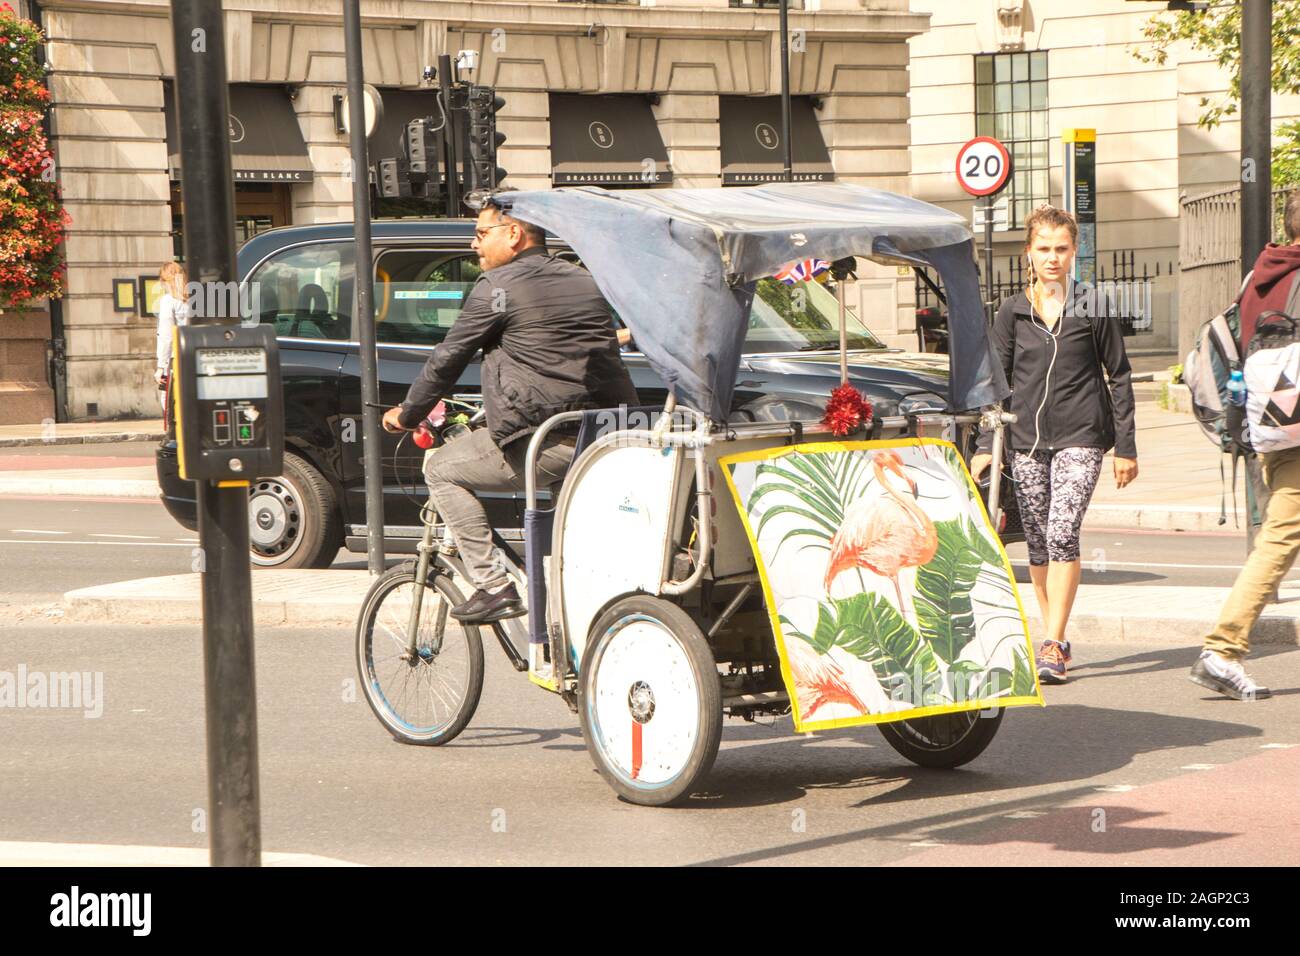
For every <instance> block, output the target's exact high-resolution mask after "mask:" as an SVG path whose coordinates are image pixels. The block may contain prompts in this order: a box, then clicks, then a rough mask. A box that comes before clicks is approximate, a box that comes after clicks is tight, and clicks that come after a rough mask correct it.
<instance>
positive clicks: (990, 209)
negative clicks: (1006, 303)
mask: <svg viewBox="0 0 1300 956" xmlns="http://www.w3.org/2000/svg"><path fill="white" fill-rule="evenodd" d="M1010 177H1011V154H1010V153H1009V152H1007V148H1006V147H1005V146H1003V145H1002V144H1001V143H1000V142H998V141H997V140H996V139H994V138H993V137H992V136H976V137H975V138H974V139H972V140H970V141H969V142H968V143H966V145H965V146H963V147H962V148H961V149H960V150H959V151H958V152H957V182H958V183H960V184H961V188H962V189H964V190H966V192H968V193H970V194H971V195H972V196H978V197H983V198H984V208H983V209H982V210H980V209H979V208H978V207H977V214H979V213H982V222H983V226H984V310H985V312H986V313H987V316H988V320H989V322H990V323H992V321H993V224H994V220H995V218H996V217H997V206H996V205H995V204H994V202H993V197H994V196H995V195H996V194H997V193H999V192H1000V191H1001V190H1002V189H1003V188H1005V187H1006V185H1007V180H1008V179H1009V178H1010ZM1002 208H1003V216H1002V222H1003V224H1005V223H1006V221H1007V220H1006V205H1005V201H1004V202H1003V204H1002Z"/></svg>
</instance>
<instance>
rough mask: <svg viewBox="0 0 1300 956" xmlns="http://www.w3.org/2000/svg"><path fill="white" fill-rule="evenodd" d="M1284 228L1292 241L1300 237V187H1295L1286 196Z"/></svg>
mask: <svg viewBox="0 0 1300 956" xmlns="http://www.w3.org/2000/svg"><path fill="white" fill-rule="evenodd" d="M1282 228H1283V229H1285V230H1286V237H1287V238H1288V239H1290V240H1291V241H1292V242H1295V241H1296V240H1297V239H1300V189H1293V190H1291V192H1290V193H1289V194H1287V197H1286V211H1285V212H1284V213H1283V214H1282Z"/></svg>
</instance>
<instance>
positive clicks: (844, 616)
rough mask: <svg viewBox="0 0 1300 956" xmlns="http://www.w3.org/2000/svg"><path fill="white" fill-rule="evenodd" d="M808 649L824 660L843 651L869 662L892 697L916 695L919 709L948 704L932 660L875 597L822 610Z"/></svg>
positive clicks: (898, 618) (917, 637)
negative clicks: (836, 648)
mask: <svg viewBox="0 0 1300 956" xmlns="http://www.w3.org/2000/svg"><path fill="white" fill-rule="evenodd" d="M810 643H812V645H813V647H815V648H817V650H818V651H819V652H820V653H823V654H824V653H826V652H827V651H829V650H830V649H831V647H833V646H839V647H841V648H843V649H844V650H846V651H848V652H849V653H850V654H852V655H853V656H854V657H857V658H858V659H859V660H862V661H865V662H866V663H867V664H869V665H870V666H871V669H872V670H873V671H874V672H875V674H876V679H877V680H879V681H880V684H881V686H882V687H884V688H885V689H886V691H887V692H888V693H890V694H891V695H894V696H900V693H901V694H905V693H906V691H907V690H908V689H912V694H911V699H912V701H913V703H915V704H916V706H926V705H929V704H936V703H942V702H943V701H944V697H943V695H942V693H940V692H939V689H940V686H941V675H940V670H939V662H938V661H937V660H936V659H935V656H934V654H933V653H932V652H931V650H930V648H929V647H928V646H927V645H926V643H925V641H923V640H922V639H921V636H920V635H919V634H917V632H916V629H915V628H913V627H912V625H910V624H908V623H907V621H905V620H904V619H903V617H902V615H900V614H899V613H898V610H897V609H896V608H895V607H894V606H893V605H892V604H890V603H889V602H888V601H886V600H885V599H884V598H882V597H880V596H879V595H877V594H871V593H863V594H856V595H854V596H853V597H850V598H845V599H844V600H841V601H834V602H832V603H831V604H822V605H821V606H820V607H819V608H818V613H817V627H816V628H815V629H814V631H813V636H812V640H811V642H810Z"/></svg>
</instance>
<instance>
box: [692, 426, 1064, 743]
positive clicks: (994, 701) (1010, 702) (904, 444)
mask: <svg viewBox="0 0 1300 956" xmlns="http://www.w3.org/2000/svg"><path fill="white" fill-rule="evenodd" d="M922 445H934V446H937V447H941V448H951V449H952V450H953V452H954V453H956V456H957V460H958V461H960V462H961V467H962V472H963V473H964V474H965V475H966V481H967V482H968V483H969V485H970V487H971V488H973V489H974V490H975V500H976V501H977V502H979V512H980V515H981V516H982V517H983V519H984V527H985V528H987V529H988V531H989V532H990V533H991V535H992V537H993V541H994V543H995V544H996V545H997V548H998V553H999V554H1001V555H1002V567H1003V570H1005V571H1006V573H1007V578H1008V579H1009V580H1010V581H1011V593H1012V594H1013V595H1014V596H1015V599H1016V609H1017V610H1018V611H1019V612H1020V623H1021V624H1023V625H1024V629H1025V650H1026V651H1027V652H1028V660H1029V667H1030V670H1031V671H1032V672H1033V675H1034V691H1035V696H1032V697H1026V696H1021V697H995V698H990V699H985V700H974V701H965V702H963V703H960V704H939V705H933V706H930V707H914V708H912V709H911V710H902V711H894V712H892V713H886V714H866V715H864V716H862V717H841V718H837V719H835V720H818V721H811V722H806V721H804V720H803V718H802V716H801V715H800V713H799V698H798V697H797V696H796V695H795V690H794V681H793V679H792V678H791V675H790V663H789V660H788V658H787V657H786V652H785V636H784V633H783V632H782V630H781V623H780V620H779V615H778V614H777V610H776V600H775V599H774V598H773V596H772V585H771V582H770V581H769V580H768V577H767V565H766V564H765V563H764V561H763V553H762V551H761V550H760V549H759V546H758V539H757V537H755V535H754V529H753V527H752V526H751V525H750V523H749V512H748V511H747V510H746V508H745V506H744V503H743V502H742V501H741V500H740V492H739V491H738V490H737V489H736V483H735V481H734V480H733V479H732V477H731V468H730V467H729V466H731V465H737V464H740V463H741V462H749V461H771V460H774V459H778V458H784V457H785V456H786V455H791V454H805V455H808V454H812V455H815V454H826V453H828V452H840V451H866V450H868V449H873V448H917V447H920V446H922ZM718 465H719V466H721V469H722V477H723V478H724V479H726V482H727V488H728V489H729V490H730V491H731V498H732V501H733V502H735V505H736V511H737V512H738V513H739V515H740V521H741V523H742V524H743V525H744V526H745V534H746V536H747V537H748V538H749V547H750V549H751V550H752V551H753V553H754V563H755V564H757V565H758V578H759V581H760V583H761V584H762V585H763V600H764V602H765V603H766V604H767V616H768V620H769V621H770V622H771V625H772V636H773V638H774V639H775V640H776V650H777V656H778V657H779V658H780V661H781V680H782V681H783V682H784V683H785V689H786V693H787V694H789V695H790V712H791V714H792V715H793V716H794V729H795V732H796V733H811V732H813V731H816V730H833V729H836V728H840V727H858V726H862V725H866V724H884V723H892V722H894V721H899V720H911V719H913V718H916V717H928V716H932V715H934V714H957V713H962V712H965V711H968V710H988V709H989V708H991V707H1017V706H1027V705H1037V706H1039V707H1045V706H1047V703H1046V701H1044V700H1043V688H1042V685H1041V684H1040V683H1039V681H1038V667H1037V663H1036V661H1035V660H1034V643H1033V640H1032V639H1031V638H1030V636H1029V622H1028V621H1027V620H1026V619H1025V606H1024V602H1022V601H1021V600H1020V589H1019V588H1018V587H1016V575H1015V572H1014V571H1013V570H1012V568H1011V559H1010V558H1008V557H1007V550H1006V548H1004V547H1003V546H1002V539H1001V538H1000V537H998V534H997V531H996V530H995V529H994V527H993V522H992V520H991V519H990V518H989V514H988V509H987V508H985V507H984V500H983V498H981V497H980V494H979V487H978V486H977V485H976V484H975V482H974V480H973V479H972V478H971V475H970V469H969V468H967V467H966V462H965V461H964V460H963V459H962V457H961V452H959V451H957V446H956V445H954V444H953V443H952V442H950V441H945V440H944V439H942V438H889V439H880V440H877V441H847V442H844V441H831V442H803V443H801V444H798V445H783V446H781V447H779V448H760V449H757V450H755V451H744V452H737V453H736V454H734V455H724V456H721V457H719V458H718Z"/></svg>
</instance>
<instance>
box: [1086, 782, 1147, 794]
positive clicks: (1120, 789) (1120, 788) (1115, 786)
mask: <svg viewBox="0 0 1300 956" xmlns="http://www.w3.org/2000/svg"><path fill="white" fill-rule="evenodd" d="M1093 789H1094V790H1097V791H1099V792H1101V793H1128V792H1129V791H1130V790H1136V789H1137V787H1135V786H1133V785H1132V784H1131V783H1112V784H1107V785H1106V786H1104V787H1093Z"/></svg>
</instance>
